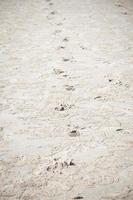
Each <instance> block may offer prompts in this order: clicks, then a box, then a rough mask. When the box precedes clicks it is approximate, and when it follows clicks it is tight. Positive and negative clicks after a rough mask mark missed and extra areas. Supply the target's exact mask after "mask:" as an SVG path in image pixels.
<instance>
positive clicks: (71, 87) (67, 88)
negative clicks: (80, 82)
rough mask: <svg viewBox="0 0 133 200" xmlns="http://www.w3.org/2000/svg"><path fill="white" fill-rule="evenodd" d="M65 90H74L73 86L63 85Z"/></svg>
mask: <svg viewBox="0 0 133 200" xmlns="http://www.w3.org/2000/svg"><path fill="white" fill-rule="evenodd" d="M65 88H66V90H68V91H74V90H75V88H74V86H73V85H65Z"/></svg>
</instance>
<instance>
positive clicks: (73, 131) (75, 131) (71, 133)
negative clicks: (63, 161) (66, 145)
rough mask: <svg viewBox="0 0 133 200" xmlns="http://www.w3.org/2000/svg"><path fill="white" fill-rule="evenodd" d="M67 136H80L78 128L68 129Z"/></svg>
mask: <svg viewBox="0 0 133 200" xmlns="http://www.w3.org/2000/svg"><path fill="white" fill-rule="evenodd" d="M69 136H70V137H77V136H80V133H79V131H78V130H76V129H74V130H72V131H70V133H69Z"/></svg>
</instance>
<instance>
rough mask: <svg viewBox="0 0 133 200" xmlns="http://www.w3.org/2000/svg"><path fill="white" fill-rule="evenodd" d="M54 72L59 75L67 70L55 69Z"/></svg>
mask: <svg viewBox="0 0 133 200" xmlns="http://www.w3.org/2000/svg"><path fill="white" fill-rule="evenodd" d="M53 71H54V73H55V74H56V75H59V74H64V73H65V72H64V71H63V70H62V69H53Z"/></svg>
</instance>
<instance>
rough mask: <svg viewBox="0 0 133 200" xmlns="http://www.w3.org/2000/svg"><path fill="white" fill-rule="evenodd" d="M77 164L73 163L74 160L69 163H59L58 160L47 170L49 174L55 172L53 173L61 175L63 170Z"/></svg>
mask: <svg viewBox="0 0 133 200" xmlns="http://www.w3.org/2000/svg"><path fill="white" fill-rule="evenodd" d="M75 165H76V164H75V162H74V161H73V159H71V160H69V161H61V162H60V161H58V160H57V159H56V158H55V159H54V161H53V164H51V165H49V166H48V167H47V168H46V170H47V172H51V171H52V172H53V173H55V172H56V173H57V172H59V173H60V174H62V170H63V169H65V168H69V167H72V166H75Z"/></svg>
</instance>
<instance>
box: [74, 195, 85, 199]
mask: <svg viewBox="0 0 133 200" xmlns="http://www.w3.org/2000/svg"><path fill="white" fill-rule="evenodd" d="M73 199H83V197H82V196H76V197H74V198H73Z"/></svg>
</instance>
